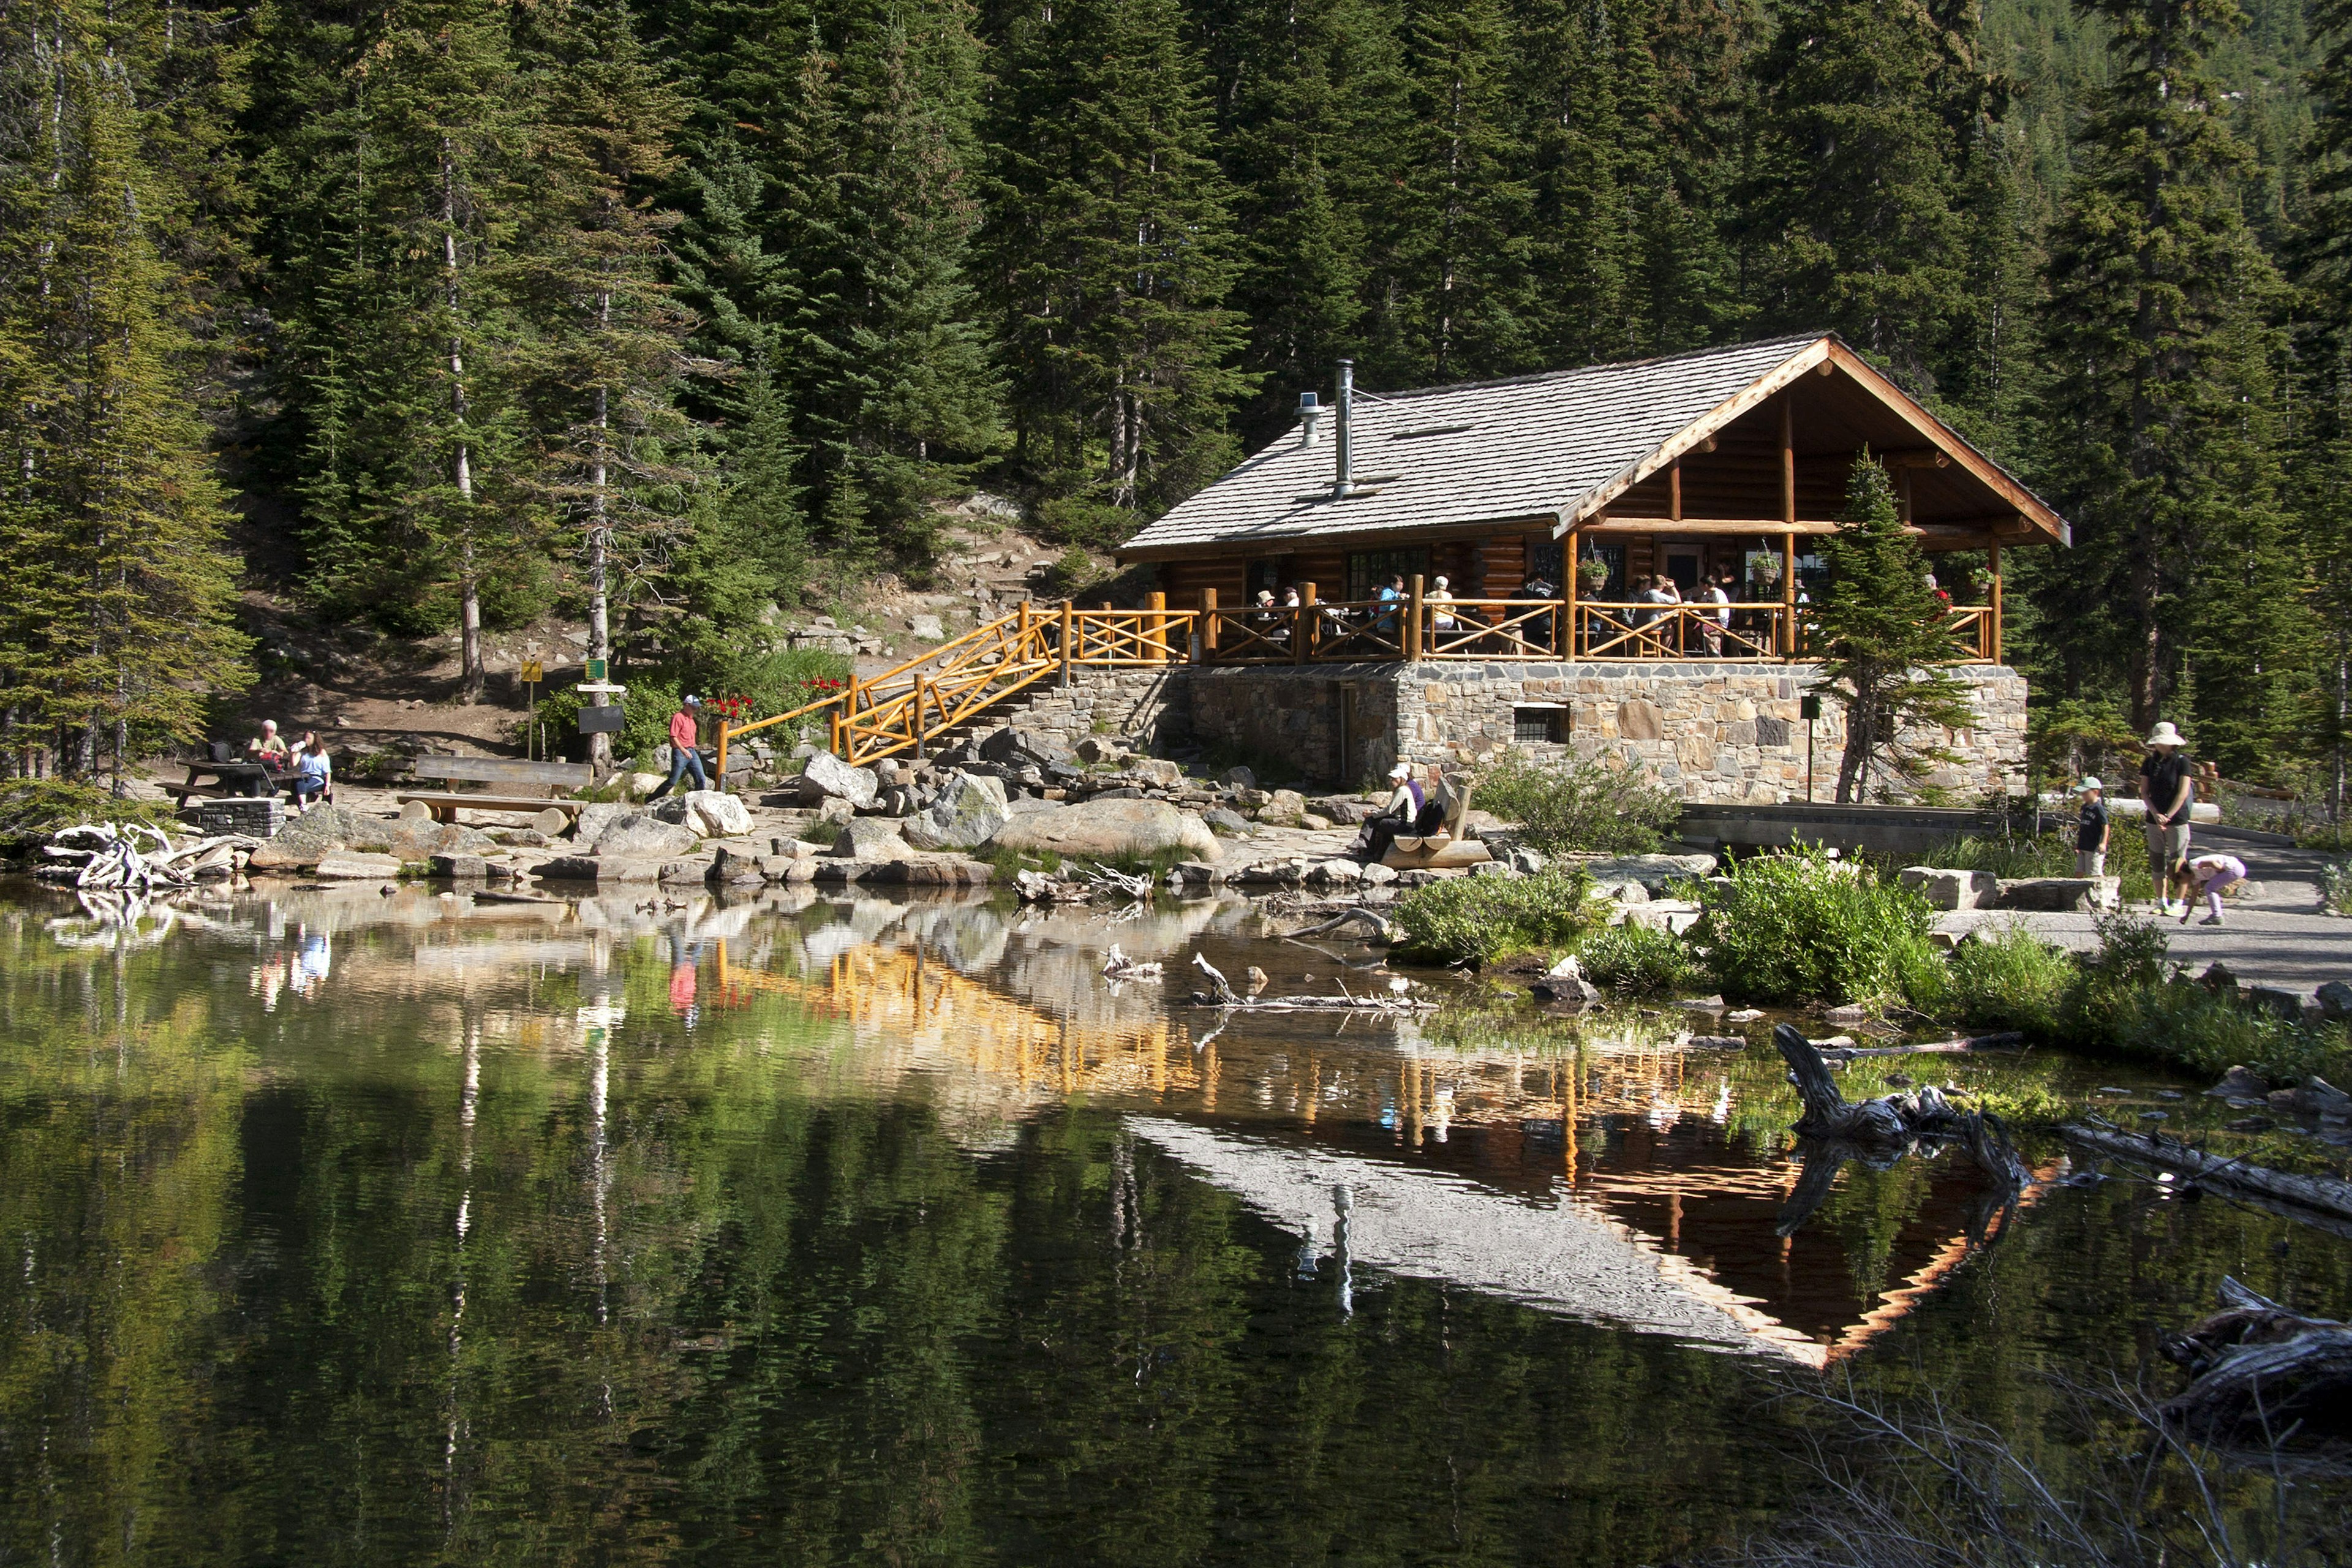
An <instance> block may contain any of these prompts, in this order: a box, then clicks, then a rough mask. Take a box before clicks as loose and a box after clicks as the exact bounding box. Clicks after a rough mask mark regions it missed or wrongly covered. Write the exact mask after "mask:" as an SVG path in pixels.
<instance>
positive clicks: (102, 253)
mask: <svg viewBox="0 0 2352 1568" xmlns="http://www.w3.org/2000/svg"><path fill="white" fill-rule="evenodd" d="M27 13H33V14H27ZM17 19H18V20H19V21H20V22H21V23H22V24H23V26H12V27H10V28H9V29H8V30H7V32H6V33H5V37H0V97H5V100H7V101H9V102H11V103H12V104H14V105H16V106H20V107H21V108H23V109H26V110H31V112H25V113H17V114H12V115H11V116H9V117H8V119H7V120H6V121H5V123H0V403H4V404H5V406H6V407H7V408H8V409H9V411H10V417H9V418H8V419H7V420H6V421H5V422H0V460H5V480H0V485H5V488H0V574H5V576H6V579H7V581H8V583H9V586H10V593H9V595H8V599H7V603H6V605H5V609H0V682H5V690H0V704H5V718H6V723H7V728H8V731H9V734H10V739H11V742H12V750H13V749H14V747H15V746H21V745H23V744H25V743H26V742H41V743H47V744H49V745H51V746H53V747H54V748H55V749H56V751H57V752H58V757H59V759H60V762H61V763H62V765H63V766H64V768H65V769H66V771H68V772H71V773H79V774H81V775H84V776H95V775H96V774H98V773H100V770H101V768H102V767H104V768H107V769H109V770H110V772H111V773H112V775H113V782H114V787H115V788H116V790H117V791H118V792H120V791H121V788H122V787H123V772H124V768H125V766H126V764H127V763H129V762H130V761H131V760H132V759H134V758H136V757H138V756H141V755H143V754H145V751H146V748H148V747H150V746H152V745H154V744H155V743H157V742H166V741H188V740H193V739H195V738H197V737H198V736H200V735H201V734H202V733H203V721H204V704H205V695H206V693H207V692H208V691H211V690H220V689H236V687H237V686H238V685H239V684H241V672H240V666H239V658H240V656H241V655H242V653H243V652H244V649H245V643H244V639H243V638H241V637H238V636H237V635H236V632H235V631H234V630H233V629H232V628H231V626H230V623H229V617H230V613H231V610H232V606H233V602H234V601H233V588H232V583H231V576H230V571H231V567H230V563H229V561H228V559H227V558H226V555H225V554H224V553H223V552H222V549H221V540H222V536H223V533H224V531H225V530H226V524H227V521H228V515H227V508H226V500H225V497H224V495H223V492H222V490H221V487H220V485H219V484H218V482H217V481H216V480H215V479H214V477H213V474H212V468H211V459H210V455H209V453H208V452H207V451H206V449H205V448H206V436H205V429H204V426H202V424H201V423H200V421H199V420H198V418H197V416H196V415H195V412H194V402H193V399H192V397H191V395H190V389H191V385H192V381H193V375H194V372H195V370H196V369H197V368H198V367H199V366H200V365H201V363H202V358H201V355H200V353H199V352H198V349H197V345H196V343H195V342H194V339H193V337H192V336H191V334H190V333H189V332H188V331H187V329H186V326H185V324H184V323H185V322H186V321H188V320H190V319H191V318H192V317H194V315H195V314H196V311H195V310H194V306H193V303H192V301H191V300H190V298H189V294H188V292H187V289H186V288H185V287H184V279H183V277H181V276H180V275H176V274H175V273H174V272H173V269H171V268H167V267H166V266H164V265H163V261H162V259H161V258H160V256H159V254H158V239H159V235H158V226H157V225H156V224H155V222H154V220H153V219H152V218H151V216H149V215H150V214H152V213H172V212H174V211H177V212H180V213H182V214H184V211H185V205H184V203H185V194H184V192H183V193H178V194H174V193H173V191H172V190H171V188H170V182H169V181H168V180H164V179H161V178H159V177H158V175H157V174H156V172H155V171H154V170H153V169H152V167H150V166H149V165H148V164H146V163H145V162H144V161H143V160H142V155H141V132H142V125H143V122H144V121H145V119H146V116H144V115H143V114H142V110H141V108H140V105H139V102H138V100H137V92H136V88H135V85H134V79H133V78H132V77H131V72H130V69H129V68H128V63H129V62H131V61H135V60H152V59H153V58H155V56H156V53H157V51H156V50H155V49H154V48H153V47H152V44H153V40H152V39H146V38H142V36H141V31H140V29H141V27H142V26H144V25H147V24H151V23H152V16H148V15H143V14H139V13H132V14H131V16H130V18H129V19H121V18H111V17H109V16H107V14H106V13H105V12H104V11H103V10H102V9H100V7H98V6H96V5H90V4H88V3H86V0H44V3H43V4H42V5H38V6H37V7H34V6H26V7H24V8H23V9H22V10H21V11H20V12H19V14H18V18H17Z"/></svg>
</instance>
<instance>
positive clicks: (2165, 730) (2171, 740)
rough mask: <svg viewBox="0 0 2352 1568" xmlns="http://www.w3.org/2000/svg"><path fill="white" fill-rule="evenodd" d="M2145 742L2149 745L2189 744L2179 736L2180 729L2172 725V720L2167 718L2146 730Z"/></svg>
mask: <svg viewBox="0 0 2352 1568" xmlns="http://www.w3.org/2000/svg"><path fill="white" fill-rule="evenodd" d="M2147 743H2148V744H2149V745H2151V746H2185V745H2187V744H2189V742H2186V741H2184V740H2182V739H2181V738H2180V731H2178V730H2176V729H2174V728H2173V727H2172V721H2171V720H2169V719H2168V720H2166V721H2163V722H2162V723H2160V724H2158V726H2157V727H2156V728H2155V729H2153V730H2150V731H2148V732H2147Z"/></svg>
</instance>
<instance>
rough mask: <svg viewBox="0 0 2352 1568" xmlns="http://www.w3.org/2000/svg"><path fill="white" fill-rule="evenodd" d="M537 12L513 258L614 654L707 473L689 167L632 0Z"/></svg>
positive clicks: (557, 458)
mask: <svg viewBox="0 0 2352 1568" xmlns="http://www.w3.org/2000/svg"><path fill="white" fill-rule="evenodd" d="M529 16H530V20H529V26H528V29H527V35H526V36H527V38H528V44H529V47H528V56H527V58H528V59H529V61H530V65H531V67H532V69H531V79H532V81H533V82H534V85H535V86H536V88H537V98H538V101H537V103H536V104H535V105H534V108H535V110H536V112H535V114H534V115H533V129H534V135H535V138H536V142H537V145H536V148H535V150H534V156H533V158H532V163H534V164H535V165H536V166H537V168H538V170H539V171H540V174H541V185H540V189H539V193H538V195H537V197H536V199H535V200H534V202H533V203H532V204H531V205H530V210H529V214H528V216H527V218H526V220H525V222H524V224H523V226H522V229H521V231H520V234H519V236H518V238H519V240H520V244H519V245H518V246H517V247H516V248H517V252H518V255H517V258H516V260H515V263H514V265H515V268H516V270H517V271H518V273H519V274H520V279H519V292H520V294H521V295H522V297H523V298H524V299H525V300H527V301H528V312H529V316H530V329H531V330H530V340H529V350H528V353H529V356H530V359H529V364H528V368H527V372H526V374H527V375H528V378H529V382H530V393H529V395H530V403H531V405H532V407H533V412H534V419H533V424H534V426H536V427H537V428H539V429H541V430H543V431H545V432H547V433H548V437H547V439H548V447H549V451H548V458H549V459H550V467H549V470H548V472H547V474H546V477H545V478H546V482H547V484H548V486H549V489H550V493H551V495H552V497H553V499H554V500H555V501H556V503H557V505H558V507H559V508H560V510H562V511H563V512H564V513H565V514H567V515H568V517H569V520H570V521H571V522H572V526H573V527H574V529H576V531H577V537H578V539H579V541H580V554H579V558H580V562H581V565H582V568H583V574H584V577H585V584H584V586H585V588H586V590H587V600H588V641H589V653H590V655H591V657H593V658H610V657H612V653H613V630H612V624H611V620H610V609H611V603H612V596H613V592H614V574H615V573H616V572H619V573H623V574H632V573H651V572H654V571H656V570H657V569H658V563H660V562H661V561H663V560H664V559H665V558H666V556H667V553H668V552H669V548H670V543H671V542H672V540H673V539H674V538H675V537H676V536H677V534H678V533H680V532H681V531H684V529H685V527H686V510H687V500H688V493H689V491H690V488H691V485H692V482H693V479H694V477H695V476H694V474H693V472H692V470H691V469H690V468H687V467H685V466H683V465H682V464H681V462H680V458H682V457H683V456H684V453H685V447H686V437H687V431H686V422H685V420H684V419H683V418H682V417H681V416H679V414H678V411H677V404H676V402H675V399H674V393H675V391H676V385H677V380H678V378H679V376H680V374H682V372H683V370H684V361H683V356H682V353H681V348H680V345H681V343H682V342H683V340H684V338H685V336H686V333H687V330H688V317H687V316H686V315H685V313H684V312H683V311H681V310H679V309H678V307H677V305H676V303H675V302H674V301H673V300H672V299H671V295H670V290H669V289H668V288H667V286H666V285H665V284H664V283H663V282H662V281H661V279H660V276H659V272H660V266H661V259H662V239H663V236H664V235H665V234H666V233H667V231H668V230H669V229H671V228H672V227H674V226H676V225H677V215H676V214H675V213H673V212H669V211H667V210H664V209H662V208H660V207H658V206H656V205H655V204H654V196H655V195H656V193H657V192H658V191H659V190H660V189H661V187H662V186H663V185H664V184H666V183H667V181H668V179H669V178H670V176H671V175H672V174H674V172H675V169H676V166H677V160H676V157H675V156H674V154H673V153H671V150H670V138H671V136H672V135H673V134H674V133H675V132H676V130H677V123H678V119H679V105H678V104H677V100H675V99H674V98H673V97H672V95H671V94H670V92H669V91H668V89H667V87H666V86H664V85H663V84H662V83H661V82H660V81H659V79H657V78H656V75H655V74H654V72H653V69H652V68H651V67H650V65H649V64H648V62H647V61H646V58H645V56H644V53H643V51H642V50H641V49H640V47H639V46H638V44H637V41H636V37H635V33H634V31H633V30H632V28H631V25H630V18H629V13H628V8H627V5H626V3H625V0H557V3H555V4H551V5H544V6H541V7H540V8H539V9H537V10H536V11H534V12H532V13H530V14H529ZM632 596H633V597H634V596H635V595H632ZM611 747H612V737H611V736H609V735H597V736H595V737H593V740H592V742H591V759H590V760H591V761H592V762H593V763H596V764H597V765H598V766H600V767H601V766H604V765H607V764H609V763H610V762H611V760H612V758H611Z"/></svg>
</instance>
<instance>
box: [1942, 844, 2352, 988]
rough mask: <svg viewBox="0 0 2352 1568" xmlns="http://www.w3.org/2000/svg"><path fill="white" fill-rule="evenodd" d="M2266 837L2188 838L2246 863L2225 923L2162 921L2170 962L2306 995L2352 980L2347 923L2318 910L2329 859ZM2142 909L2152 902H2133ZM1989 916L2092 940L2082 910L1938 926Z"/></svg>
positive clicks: (1963, 915) (1975, 914)
mask: <svg viewBox="0 0 2352 1568" xmlns="http://www.w3.org/2000/svg"><path fill="white" fill-rule="evenodd" d="M2271 837H2273V836H2272V835H2265V834H2254V833H2246V832H2241V831H2238V830H2235V829H2231V828H2227V827H2206V826H2200V827H2199V828H2197V829H2196V831H2195V834H2194V835H2193V839H2194V842H2195V843H2196V844H2197V845H2199V846H2201V847H2205V848H2210V849H2219V850H2222V851H2224V852H2226V853H2228V854H2231V855H2235V856H2236V857H2237V858H2239V859H2241V860H2243V861H2244V862H2245V863H2246V871H2247V876H2248V883H2249V887H2248V890H2247V893H2246V895H2245V896H2244V897H2243V898H2230V897H2228V896H2226V895H2225V896H2224V897H2223V900H2222V907H2223V909H2224V910H2225V911H2226V913H2225V915H2224V920H2225V922H2226V923H2224V924H2221V925H2218V926H2200V925H2199V924H2197V923H2196V922H2197V921H2199V920H2202V919H2203V918H2204V916H2203V914H2202V913H2201V912H2200V913H2199V914H2198V915H2196V916H2195V917H2193V918H2192V919H2191V920H2190V921H2189V924H2187V925H2185V926H2184V925H2181V924H2179V917H2177V916H2176V917H2174V918H2173V919H2171V920H2168V921H2165V922H2164V926H2165V930H2166V932H2167V934H2168V935H2169V937H2170V938H2171V954H2170V956H2171V961H2172V962H2173V963H2183V964H2187V965H2188V966H2189V973H2191V974H2200V973H2204V970H2205V966H2206V965H2207V964H2210V963H2215V962H2219V963H2223V964H2226V965H2227V966H2228V968H2229V971H2230V973H2232V974H2234V975H2236V976H2237V977H2238V979H2239V980H2240V981H2241V982H2242V983H2243V984H2250V985H2274V986H2277V987H2279V988H2280V989H2282V990H2286V991H2295V992H2300V993H2302V994H2305V995H2309V994H2311V993H2312V992H2313V991H2315V990H2316V989H2318V987H2320V986H2321V985H2324V984H2326V983H2327V982H2328V981H2330V980H2347V981H2352V920H2347V919H2343V918H2339V917H2337V916H2334V915H2329V914H2326V913H2324V912H2322V910H2321V907H2320V901H2319V875H2320V868H2321V867H2323V866H2325V865H2326V862H2327V859H2328V857H2326V856H2325V855H2322V854H2319V853H2317V852H2315V851H2313V850H2308V849H2298V848H2295V847H2294V846H2292V845H2286V844H2278V843H2273V842H2268V840H2269V839H2270V838H2271ZM2133 908H2135V909H2136V910H2138V911H2139V912H2141V913H2143V914H2153V913H2154V912H2155V906H2154V905H2151V904H2145V903H2142V904H2137V905H2134V906H2133ZM1991 921H2013V922H2015V923H2017V924H2020V925H2022V926H2024V927H2025V929H2026V930H2028V931H2032V932H2033V933H2034V934H2035V935H2037V936H2040V937H2042V938H2044V939H2046V940H2047V941H2050V942H2056V943H2059V944H2060V945H2062V946H2065V947H2069V948H2074V949H2075V950H2077V951H2081V950H2085V949H2088V948H2091V947H2093V946H2095V945H2096V944H2097V941H2098V939H2097V936H2096V933H2095V931H2094V930H2093V928H2092V921H2091V917H2090V916H2088V915H2044V914H2026V913H2020V912H2015V911H2011V910H1958V911H1957V912H1955V913H1952V914H1948V915H1945V916H1944V917H1942V919H1941V920H1939V921H1937V929H1938V930H1942V931H1950V932H1953V933H1954V934H1955V935H1958V934H1960V933H1964V932H1967V931H1973V930H1975V929H1977V928H1978V927H1979V926H1982V925H1984V924H1986V923H1988V922H1991Z"/></svg>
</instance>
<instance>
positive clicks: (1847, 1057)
mask: <svg viewBox="0 0 2352 1568" xmlns="http://www.w3.org/2000/svg"><path fill="white" fill-rule="evenodd" d="M2024 1043H2025V1037H2024V1036H2023V1035H2021V1034H2019V1033H2017V1032H2015V1031H2013V1030H2011V1031H2005V1032H2003V1033H2001V1034H1998V1035H1963V1036H1961V1037H1959V1038H1958V1039H1953V1040H1926V1041H1922V1042H1921V1043H1919V1044H1918V1045H1916V1046H1832V1047H1827V1048H1825V1049H1823V1050H1822V1056H1823V1057H1825V1058H1830V1059H1832V1060H1835V1061H1841V1062H1850V1061H1853V1060H1856V1059H1857V1058H1862V1057H1948V1056H1959V1055H1963V1054H1965V1053H1966V1052H1969V1051H1997V1050H2001V1049H2005V1048H2007V1047H2011V1046H2021V1045H2023V1044H2024Z"/></svg>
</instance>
